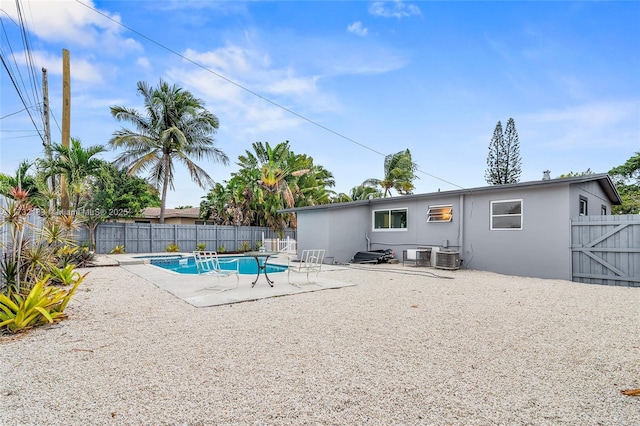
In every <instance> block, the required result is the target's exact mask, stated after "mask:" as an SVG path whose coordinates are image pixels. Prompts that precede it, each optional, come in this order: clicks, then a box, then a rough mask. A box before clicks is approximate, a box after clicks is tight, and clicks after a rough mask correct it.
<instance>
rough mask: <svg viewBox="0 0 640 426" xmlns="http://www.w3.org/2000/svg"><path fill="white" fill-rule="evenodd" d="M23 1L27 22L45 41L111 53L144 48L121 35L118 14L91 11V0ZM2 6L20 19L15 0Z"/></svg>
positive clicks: (2, 0)
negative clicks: (78, 0)
mask: <svg viewBox="0 0 640 426" xmlns="http://www.w3.org/2000/svg"><path fill="white" fill-rule="evenodd" d="M20 3H21V11H22V17H23V21H24V22H25V25H26V26H27V28H28V29H29V31H31V32H32V33H33V34H35V35H36V36H37V37H39V38H40V39H42V40H46V41H50V42H64V43H68V44H69V45H70V47H83V48H95V47H99V48H100V49H102V51H106V52H112V53H116V52H122V51H130V50H134V49H135V50H137V49H140V48H141V46H140V44H139V43H138V42H136V41H135V40H133V39H131V38H126V37H123V36H122V31H123V28H122V27H121V26H120V25H118V23H119V22H120V16H119V15H114V14H109V13H107V12H104V11H99V13H98V12H96V11H94V10H92V9H95V8H96V7H95V5H94V2H93V1H92V0H83V3H84V4H86V5H87V6H88V7H87V6H84V5H83V4H80V3H78V2H76V1H73V0H56V1H42V0H22V1H21V2H20ZM0 7H1V8H2V9H3V10H4V11H5V12H6V13H7V14H8V15H9V16H11V17H12V18H13V19H14V20H15V21H16V22H17V21H18V18H19V16H18V11H17V9H16V2H15V1H13V0H0ZM96 10H97V9H96ZM103 15H106V16H103ZM109 18H110V19H109ZM114 21H116V22H114Z"/></svg>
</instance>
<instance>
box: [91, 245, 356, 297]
mask: <svg viewBox="0 0 640 426" xmlns="http://www.w3.org/2000/svg"><path fill="white" fill-rule="evenodd" d="M176 255H182V256H185V257H189V256H191V253H167V254H164V253H148V254H145V253H137V254H117V255H97V256H96V259H95V262H94V263H95V265H96V266H120V267H122V268H124V269H126V270H127V271H129V272H131V273H133V274H135V275H137V276H139V277H141V278H143V279H145V280H147V281H149V282H151V283H153V284H154V285H156V286H157V287H158V288H160V289H162V290H165V291H167V292H168V293H170V294H172V295H174V296H176V297H178V298H180V299H182V300H184V301H185V302H187V303H189V304H190V305H192V306H195V307H199V308H201V307H207V306H219V305H228V304H232V303H240V302H249V301H253V300H260V299H266V298H270V297H280V296H289V295H294V294H300V293H308V292H311V291H321V290H328V289H337V288H342V287H349V286H353V285H355V284H351V283H344V282H340V281H336V280H331V279H328V278H326V277H323V274H322V272H320V274H318V276H316V275H315V274H310V276H309V280H310V282H307V280H306V274H299V273H292V274H291V281H292V282H293V283H296V284H298V285H300V287H296V286H294V285H291V284H289V283H288V280H287V272H273V273H271V272H270V273H269V278H271V279H272V280H273V281H274V284H273V287H270V286H269V285H268V284H267V280H266V279H265V277H264V275H262V274H261V275H260V277H259V278H258V281H257V282H256V284H255V286H254V287H251V283H252V282H253V281H254V280H255V279H256V274H250V275H243V274H241V275H240V276H239V283H238V286H237V288H234V287H235V285H236V279H235V277H228V278H220V280H219V285H218V278H217V277H215V276H210V275H190V274H179V273H176V272H173V271H169V270H167V269H164V268H160V267H158V266H154V265H151V263H150V260H149V258H144V256H158V257H163V256H169V257H171V256H176ZM269 263H270V264H275V265H286V264H287V256H286V255H285V254H282V255H279V256H276V257H273V258H271V259H269ZM337 269H344V267H341V266H336V265H323V267H322V271H328V270H337ZM214 286H217V287H216V289H212V288H211V287H214ZM220 290H224V291H220Z"/></svg>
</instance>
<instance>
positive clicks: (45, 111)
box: [42, 67, 55, 213]
mask: <svg viewBox="0 0 640 426" xmlns="http://www.w3.org/2000/svg"><path fill="white" fill-rule="evenodd" d="M42 122H43V123H44V142H43V145H44V153H45V155H46V157H47V160H51V126H50V124H49V80H48V79H47V69H46V68H44V67H43V68H42ZM54 179H55V176H53V175H51V177H50V178H49V179H48V180H47V187H48V188H49V193H50V194H49V197H50V198H49V211H50V213H53V209H54V208H55V199H54V198H53V197H52V196H51V194H53V188H54V187H55V184H54Z"/></svg>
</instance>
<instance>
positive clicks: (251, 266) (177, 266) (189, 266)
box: [151, 256, 287, 275]
mask: <svg viewBox="0 0 640 426" xmlns="http://www.w3.org/2000/svg"><path fill="white" fill-rule="evenodd" d="M227 259H239V262H238V264H239V266H240V273H241V274H247V275H251V274H253V275H256V274H257V273H258V265H257V264H256V260H255V259H254V258H253V257H245V256H224V257H220V267H221V268H222V269H235V264H225V263H224V260H227ZM151 264H152V265H156V266H159V267H161V268H164V269H168V270H170V271H174V272H177V273H179V274H197V273H198V269H197V268H196V263H195V260H194V259H193V257H187V258H182V259H181V258H177V257H172V258H169V259H161V258H151ZM286 270H287V267H286V266H279V265H271V264H267V273H269V274H270V273H272V272H284V271H286Z"/></svg>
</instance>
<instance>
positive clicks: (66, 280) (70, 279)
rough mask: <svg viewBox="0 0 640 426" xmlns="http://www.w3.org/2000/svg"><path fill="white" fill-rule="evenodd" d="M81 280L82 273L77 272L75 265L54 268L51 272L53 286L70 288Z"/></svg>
mask: <svg viewBox="0 0 640 426" xmlns="http://www.w3.org/2000/svg"><path fill="white" fill-rule="evenodd" d="M80 278H81V276H80V272H78V271H76V270H75V265H73V264H68V265H66V266H65V267H64V268H56V267H53V268H52V270H51V282H52V283H53V284H57V285H63V286H68V285H72V284H75V283H76V281H78V280H79V279H80Z"/></svg>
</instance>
